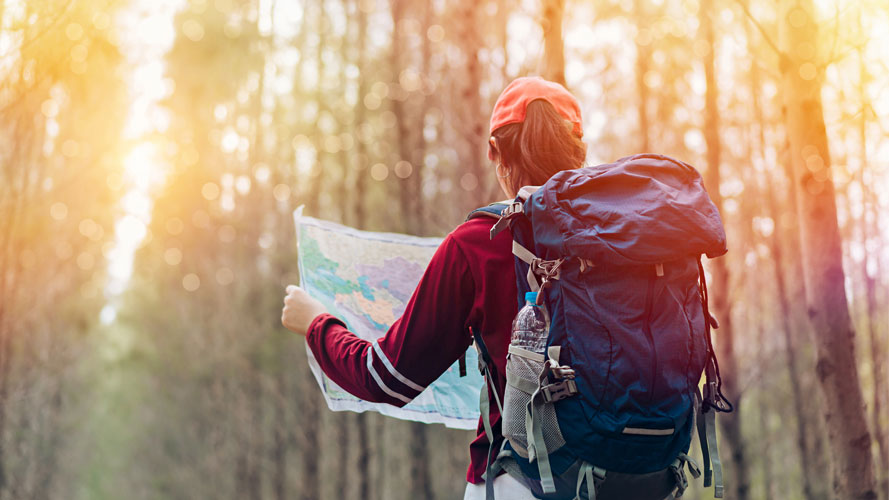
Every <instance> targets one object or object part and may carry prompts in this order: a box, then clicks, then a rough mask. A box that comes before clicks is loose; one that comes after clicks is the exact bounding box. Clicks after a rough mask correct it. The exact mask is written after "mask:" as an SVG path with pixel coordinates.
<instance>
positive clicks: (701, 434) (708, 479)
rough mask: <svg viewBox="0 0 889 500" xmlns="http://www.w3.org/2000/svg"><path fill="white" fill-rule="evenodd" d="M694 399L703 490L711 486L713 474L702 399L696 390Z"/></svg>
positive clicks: (696, 389) (699, 391)
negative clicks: (702, 468)
mask: <svg viewBox="0 0 889 500" xmlns="http://www.w3.org/2000/svg"><path fill="white" fill-rule="evenodd" d="M695 399H696V400H697V409H696V411H695V424H696V426H697V428H698V443H700V445H701V458H702V459H703V462H704V488H707V487H709V486H710V485H711V484H713V472H712V471H711V470H710V446H708V444H707V429H706V424H705V423H704V420H705V419H704V414H703V412H702V402H703V399H702V398H701V390H700V389H698V388H695Z"/></svg>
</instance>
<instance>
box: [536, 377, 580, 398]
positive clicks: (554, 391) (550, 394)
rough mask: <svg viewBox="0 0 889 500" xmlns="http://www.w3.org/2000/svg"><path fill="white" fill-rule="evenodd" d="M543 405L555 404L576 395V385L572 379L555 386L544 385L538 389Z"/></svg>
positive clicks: (557, 383)
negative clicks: (541, 395)
mask: <svg viewBox="0 0 889 500" xmlns="http://www.w3.org/2000/svg"><path fill="white" fill-rule="evenodd" d="M540 392H541V394H543V401H544V402H545V403H555V402H556V401H560V400H562V399H565V398H569V397H571V396H573V395H575V394H577V384H576V383H575V382H574V380H573V379H565V380H561V381H559V382H556V383H555V384H549V385H545V386H543V387H541V388H540Z"/></svg>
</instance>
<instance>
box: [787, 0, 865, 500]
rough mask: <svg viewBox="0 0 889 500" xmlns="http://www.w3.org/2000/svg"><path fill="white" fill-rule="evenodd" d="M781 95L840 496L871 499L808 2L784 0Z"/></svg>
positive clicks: (814, 35) (811, 9) (811, 10)
mask: <svg viewBox="0 0 889 500" xmlns="http://www.w3.org/2000/svg"><path fill="white" fill-rule="evenodd" d="M780 27H781V30H780V33H781V36H780V47H781V52H782V56H781V58H782V59H781V70H782V74H783V88H782V95H783V99H784V113H785V119H786V126H787V134H788V138H789V142H790V148H791V155H790V158H791V162H792V165H793V173H794V179H793V180H794V182H795V183H797V186H798V188H799V190H798V195H799V196H798V201H797V203H798V207H799V213H800V232H801V236H802V241H803V245H802V256H803V261H804V277H805V282H806V294H807V298H808V313H809V319H810V322H811V326H812V330H813V334H814V338H815V342H816V345H817V348H818V354H817V356H818V365H817V371H818V380H819V382H820V384H821V388H822V390H823V392H824V396H825V403H826V404H825V406H824V414H825V419H826V421H827V429H828V436H829V437H830V441H831V445H832V448H833V454H832V455H833V457H834V466H835V469H834V481H835V486H834V491H835V494H836V495H837V496H839V497H840V498H849V499H853V498H854V499H872V498H874V497H875V496H876V490H875V488H874V471H873V461H872V457H871V451H870V445H871V438H870V434H869V433H868V428H867V422H866V420H865V416H864V411H863V410H864V402H863V400H862V394H861V386H860V382H859V376H858V371H857V370H856V366H857V364H856V360H855V332H854V330H853V328H852V321H851V318H850V317H849V309H848V306H847V303H846V293H845V289H844V287H843V280H844V273H843V268H842V250H841V246H840V245H841V240H840V235H839V228H838V225H837V212H836V200H835V197H834V196H835V195H834V185H833V182H832V180H831V173H830V168H829V167H830V156H829V153H828V145H827V135H826V130H825V124H824V116H823V111H822V106H821V96H820V93H821V76H820V72H821V71H823V70H822V69H821V68H820V67H819V65H820V64H821V63H820V62H819V61H818V60H817V59H816V58H815V54H817V51H815V50H811V51H809V50H801V49H800V47H801V46H804V45H805V46H808V47H813V46H814V47H817V45H816V41H817V40H818V38H817V33H818V27H817V24H816V20H815V15H814V6H813V4H812V2H811V0H784V1H782V2H781V25H780Z"/></svg>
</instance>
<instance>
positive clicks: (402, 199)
mask: <svg viewBox="0 0 889 500" xmlns="http://www.w3.org/2000/svg"><path fill="white" fill-rule="evenodd" d="M405 7H406V1H405V0H391V13H392V49H391V51H390V52H389V66H390V71H391V72H392V80H393V82H392V84H393V85H394V86H396V88H399V89H400V91H399V92H398V94H397V95H394V96H392V99H391V101H390V102H391V103H392V113H394V114H395V123H396V127H395V131H396V134H397V137H396V139H395V142H396V143H397V151H398V155H397V158H396V163H395V164H394V165H390V166H394V167H395V168H394V173H395V174H396V175H393V177H395V182H397V183H398V201H399V206H400V209H401V224H402V226H401V227H400V229H401V230H402V231H404V232H406V233H410V232H412V231H413V229H414V226H415V224H414V216H415V214H414V211H413V209H412V203H411V199H412V198H413V197H414V196H415V195H416V193H414V192H413V190H412V189H411V183H410V181H409V180H408V179H407V178H404V177H402V170H401V169H403V168H404V167H399V165H400V164H401V162H410V159H411V157H412V156H413V155H412V154H411V151H412V150H413V142H414V141H413V133H412V131H413V130H414V129H416V127H417V124H416V123H411V119H410V116H409V113H408V109H409V108H410V107H409V106H408V105H407V104H408V103H407V100H408V95H410V93H409V92H408V91H406V90H405V89H404V88H402V87H401V86H400V85H399V82H400V80H401V78H400V75H401V74H402V71H404V70H406V69H407V68H409V67H410V63H408V62H405V60H406V59H407V52H408V51H407V49H406V48H405V47H406V44H405V34H404V33H403V29H402V28H403V24H404V23H403V22H402V21H403V20H404V17H405V16H404V13H405ZM423 38H426V37H425V36H424V37H423ZM412 169H413V167H411V168H410V170H408V171H407V172H408V176H410V175H412V172H411V170H412Z"/></svg>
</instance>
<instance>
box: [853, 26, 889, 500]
mask: <svg viewBox="0 0 889 500" xmlns="http://www.w3.org/2000/svg"><path fill="white" fill-rule="evenodd" d="M859 15H860V14H859ZM860 24H861V23H860V20H859V25H860ZM858 60H859V79H858V90H859V94H860V96H861V112H860V113H859V114H858V142H859V147H860V150H859V156H860V157H861V171H860V175H861V177H859V182H860V184H861V193H862V201H863V204H864V207H865V209H864V210H863V212H862V214H861V246H862V248H863V249H864V258H863V259H861V276H862V278H863V279H864V286H865V306H866V308H867V312H866V316H867V327H868V336H869V338H868V340H869V343H870V346H869V347H870V356H871V362H870V368H871V378H872V379H873V382H872V384H873V403H872V405H871V429H872V430H873V433H874V439H876V441H877V451H878V453H879V454H878V455H877V456H878V457H879V460H880V462H879V468H878V469H877V470H879V471H881V472H880V474H879V476H878V477H877V478H876V479H877V480H878V481H879V491H880V494H881V495H882V498H883V500H889V442H887V438H886V430H885V429H884V428H883V422H882V417H883V395H884V394H886V374H885V371H884V369H883V366H884V364H885V359H884V356H885V351H884V349H883V345H882V344H883V343H882V341H881V339H880V332H879V327H878V326H877V324H878V321H879V319H878V318H879V305H878V304H877V277H878V276H882V273H881V272H880V271H881V269H880V267H881V266H880V256H879V255H872V252H870V251H868V245H867V243H868V240H869V239H870V238H872V237H873V238H879V236H880V233H879V220H878V213H879V211H878V210H877V206H878V204H879V200H877V198H876V196H874V189H873V183H872V182H870V183H869V182H867V181H866V180H865V174H866V173H867V170H868V161H867V119H868V113H867V109H868V107H867V106H868V102H867V97H866V96H867V87H866V85H867V80H868V74H867V67H866V66H865V62H864V54H863V49H862V48H861V47H859V49H858ZM868 208H869V209H870V210H868ZM868 216H870V218H871V220H870V221H869V222H870V223H868ZM877 248H879V246H878V247H877ZM870 259H873V261H874V263H875V267H876V269H874V273H873V275H871V274H870V273H868V269H867V267H868V266H867V264H868V261H869V260H870Z"/></svg>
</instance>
